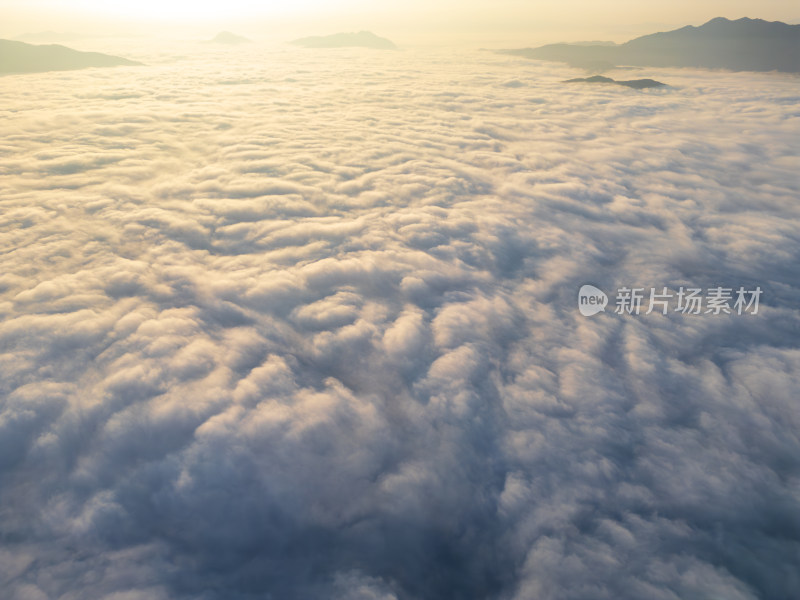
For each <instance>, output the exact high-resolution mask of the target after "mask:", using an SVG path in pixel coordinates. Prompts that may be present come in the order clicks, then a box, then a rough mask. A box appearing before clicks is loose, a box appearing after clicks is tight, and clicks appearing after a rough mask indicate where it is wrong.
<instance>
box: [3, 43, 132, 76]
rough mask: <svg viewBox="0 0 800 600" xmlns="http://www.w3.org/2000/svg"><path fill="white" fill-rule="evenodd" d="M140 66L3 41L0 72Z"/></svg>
mask: <svg viewBox="0 0 800 600" xmlns="http://www.w3.org/2000/svg"><path fill="white" fill-rule="evenodd" d="M140 64H141V63H137V62H134V61H132V60H128V59H126V58H120V57H119V56H111V55H109V54H100V53H99V52H79V51H78V50H73V49H72V48H67V47H66V46H58V45H49V46H34V45H32V44H26V43H25V42H15V41H12V40H0V73H39V72H42V71H70V70H73V69H85V68H88V67H117V66H123V65H128V66H135V65H140Z"/></svg>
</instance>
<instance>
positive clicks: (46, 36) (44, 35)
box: [17, 31, 103, 44]
mask: <svg viewBox="0 0 800 600" xmlns="http://www.w3.org/2000/svg"><path fill="white" fill-rule="evenodd" d="M100 37H103V36H100V35H90V34H88V33H73V32H58V31H37V32H34V33H24V34H22V35H20V36H18V37H17V39H18V40H19V41H21V42H29V43H38V44H63V43H67V42H74V41H77V40H86V39H94V38H100Z"/></svg>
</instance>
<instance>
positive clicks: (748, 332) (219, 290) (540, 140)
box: [0, 48, 800, 600]
mask: <svg viewBox="0 0 800 600" xmlns="http://www.w3.org/2000/svg"><path fill="white" fill-rule="evenodd" d="M193 52H194V51H191V49H189V48H186V49H185V52H184V53H183V56H181V57H177V58H171V57H170V56H168V55H165V54H160V55H153V56H149V57H148V56H145V55H142V56H141V57H136V58H139V59H144V60H145V62H149V63H150V64H151V65H152V66H150V67H143V68H120V69H108V70H89V71H81V72H68V73H50V74H39V75H30V76H13V77H5V78H2V79H0V87H1V88H2V94H1V95H0V115H2V117H1V118H2V122H3V137H2V140H0V207H1V208H2V212H1V213H0V247H1V248H2V253H3V263H2V265H3V268H2V273H0V317H1V318H2V321H1V322H0V373H2V377H1V378H0V399H1V402H2V404H0V407H2V412H1V413H0V587H2V589H4V590H6V592H4V597H6V598H10V599H13V600H23V599H26V600H28V599H39V598H63V599H65V600H66V599H82V598H105V599H108V600H139V599H148V600H152V599H155V600H161V599H189V598H192V599H202V600H217V599H240V598H241V599H245V598H289V599H292V598H298V599H316V598H319V599H327V598H347V599H363V600H367V599H381V600H389V599H393V600H402V599H428V598H453V599H468V598H476V599H477V598H482V599H483V598H497V599H507V600H523V599H531V598H536V599H538V600H547V599H553V600H556V599H558V600H572V599H576V600H577V599H585V598H596V599H604V598H607V599H615V600H616V599H631V600H633V599H639V598H652V599H655V600H677V599H686V598H712V597H713V598H726V599H729V600H740V599H741V600H755V599H775V600H780V599H786V600H788V599H790V598H795V597H797V594H798V593H800V575H798V571H797V564H798V561H800V439H799V438H798V433H797V432H798V431H800V409H798V404H797V392H798V390H800V350H798V345H797V339H798V338H797V336H798V331H800V307H799V306H798V301H797V297H798V292H799V291H800V290H799V289H798V284H799V283H800V270H798V265H800V246H799V244H800V239H798V231H800V208H798V204H797V199H798V192H799V191H800V184H799V183H798V177H797V173H798V172H800V160H798V155H799V154H800V152H799V151H800V147H799V145H800V143H799V142H798V140H800V118H799V117H800V110H798V101H799V100H800V98H799V97H798V95H797V87H796V85H797V82H796V78H791V77H788V76H778V75H771V74H760V75H754V74H746V73H739V74H726V73H721V72H701V71H677V70H674V71H669V70H662V71H647V72H644V71H642V72H641V76H643V77H651V76H652V77H655V78H656V79H660V80H663V81H666V82H667V83H669V84H671V86H672V87H670V88H665V89H661V90H650V91H644V92H640V91H633V90H629V89H622V88H618V87H615V86H611V87H602V86H599V87H598V86H591V85H585V86H584V85H564V84H562V83H561V80H563V79H566V78H567V77H569V76H572V75H573V74H574V72H573V71H570V70H567V69H565V68H561V67H559V66H550V65H545V64H542V63H536V62H526V61H523V60H516V59H511V58H508V57H501V56H496V55H492V54H489V53H478V52H472V53H461V54H455V53H453V54H448V53H442V52H432V51H431V52H417V51H406V52H398V53H391V54H388V53H373V52H367V51H363V52H362V51H357V50H341V51H340V50H336V51H332V52H309V51H305V50H297V49H290V50H269V51H267V50H264V49H258V48H257V49H253V50H246V51H244V52H250V53H251V54H241V53H240V51H239V50H235V51H234V50H223V51H216V50H215V51H209V50H207V49H204V50H202V52H203V53H204V54H198V53H193ZM214 52H218V53H217V54H215V53H214ZM626 77H627V75H626ZM628 78H630V77H628ZM587 282H590V283H593V284H595V285H598V286H599V287H601V288H603V289H606V291H611V290H615V289H617V288H618V287H621V286H632V285H638V286H642V287H660V286H669V287H671V288H677V287H678V286H680V285H693V286H697V287H703V288H709V287H714V286H717V285H724V286H728V287H733V286H739V285H744V286H747V287H750V288H752V287H755V286H756V285H760V286H761V287H762V289H763V290H764V296H763V298H762V303H761V307H760V310H759V314H758V315H742V316H737V315H731V316H726V315H722V316H713V315H700V316H692V315H681V314H677V313H675V314H670V315H668V316H664V315H660V314H652V315H648V316H644V315H641V316H638V317H637V316H620V315H615V314H613V311H611V310H608V311H607V312H606V313H605V314H601V315H597V316H595V317H593V318H591V319H587V318H584V317H582V316H581V315H580V313H579V312H578V310H577V305H576V302H575V298H576V293H577V290H578V288H579V287H580V286H581V285H582V284H584V283H587ZM612 302H613V300H612Z"/></svg>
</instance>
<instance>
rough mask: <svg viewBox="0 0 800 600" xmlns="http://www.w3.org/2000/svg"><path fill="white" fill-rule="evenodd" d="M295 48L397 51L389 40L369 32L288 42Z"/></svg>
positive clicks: (336, 34) (313, 37) (337, 34)
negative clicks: (354, 48)
mask: <svg viewBox="0 0 800 600" xmlns="http://www.w3.org/2000/svg"><path fill="white" fill-rule="evenodd" d="M290 43H291V44H294V45H295V46H303V47H305V48H347V47H359V48H374V49H378V50H397V46H395V45H394V44H393V43H392V42H391V41H390V40H387V39H386V38H382V37H379V36H377V35H375V34H374V33H372V32H371V31H359V32H358V33H335V34H333V35H324V36H312V37H305V38H300V39H299V40H294V41H292V42H290Z"/></svg>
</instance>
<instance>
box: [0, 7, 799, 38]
mask: <svg viewBox="0 0 800 600" xmlns="http://www.w3.org/2000/svg"><path fill="white" fill-rule="evenodd" d="M3 4H4V6H5V8H4V18H3V21H4V25H3V26H2V28H1V29H0V34H3V35H6V36H13V35H19V34H20V33H25V32H28V31H40V30H43V29H54V30H59V31H63V30H64V29H65V28H67V27H69V28H71V29H73V30H76V29H79V30H80V31H81V32H85V31H87V30H91V29H94V28H96V27H100V26H102V27H104V28H108V27H111V28H113V29H114V31H115V32H116V31H122V30H126V29H127V30H135V31H140V30H141V29H142V28H143V27H158V28H163V27H170V28H174V27H175V26H179V27H180V28H181V29H183V30H189V29H195V30H196V29H198V28H208V29H209V30H213V29H215V28H219V27H228V28H230V27H238V28H239V29H243V30H249V32H250V33H257V32H259V31H263V32H265V34H267V35H268V34H269V32H270V30H273V31H274V30H275V28H276V27H284V26H285V25H286V24H293V25H296V26H298V27H301V28H302V27H309V28H314V29H315V30H319V31H322V32H325V31H328V30H330V29H331V28H333V29H336V28H345V29H347V28H350V29H355V28H369V29H382V30H383V31H385V32H392V33H397V32H399V33H400V34H401V35H406V34H407V35H408V36H411V37H420V36H422V37H424V34H428V35H433V36H435V35H436V34H437V33H441V35H442V36H445V37H447V36H453V35H460V36H462V37H465V38H469V37H474V36H475V35H476V34H482V35H483V36H486V35H487V34H497V35H498V36H500V37H502V36H503V34H504V33H508V34H509V35H511V34H514V35H516V34H518V33H521V32H532V33H533V32H541V33H544V34H547V32H574V33H575V35H578V36H580V35H581V33H583V32H585V33H586V34H589V35H591V34H597V35H599V34H602V33H605V34H606V37H607V38H614V37H618V38H620V39H627V38H626V36H628V35H631V34H633V33H637V32H639V31H640V30H641V31H651V30H653V28H654V27H658V26H660V25H682V24H700V23H702V22H704V21H706V20H708V19H710V18H713V17H715V16H726V17H729V18H738V17H742V16H749V17H760V18H764V19H770V20H794V19H798V18H800V9H799V8H798V6H797V2H796V0H765V1H763V2H759V3H757V4H756V3H754V2H752V0H711V1H702V2H697V1H693V0H676V1H674V2H671V3H669V4H666V3H659V4H658V5H654V4H653V3H643V2H638V1H634V0H616V1H611V2H602V3H600V2H595V1H593V0H562V1H560V2H544V1H537V0H533V1H531V0H495V1H492V2H488V1H486V0H460V1H456V0H437V1H435V2H431V1H430V0H403V1H400V0H389V1H386V2H368V1H366V0H344V1H336V2H334V1H330V0H295V1H294V2H291V3H290V2H258V1H254V0H225V1H220V0H139V1H137V2H106V1H105V0H5V1H4V2H3Z"/></svg>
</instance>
